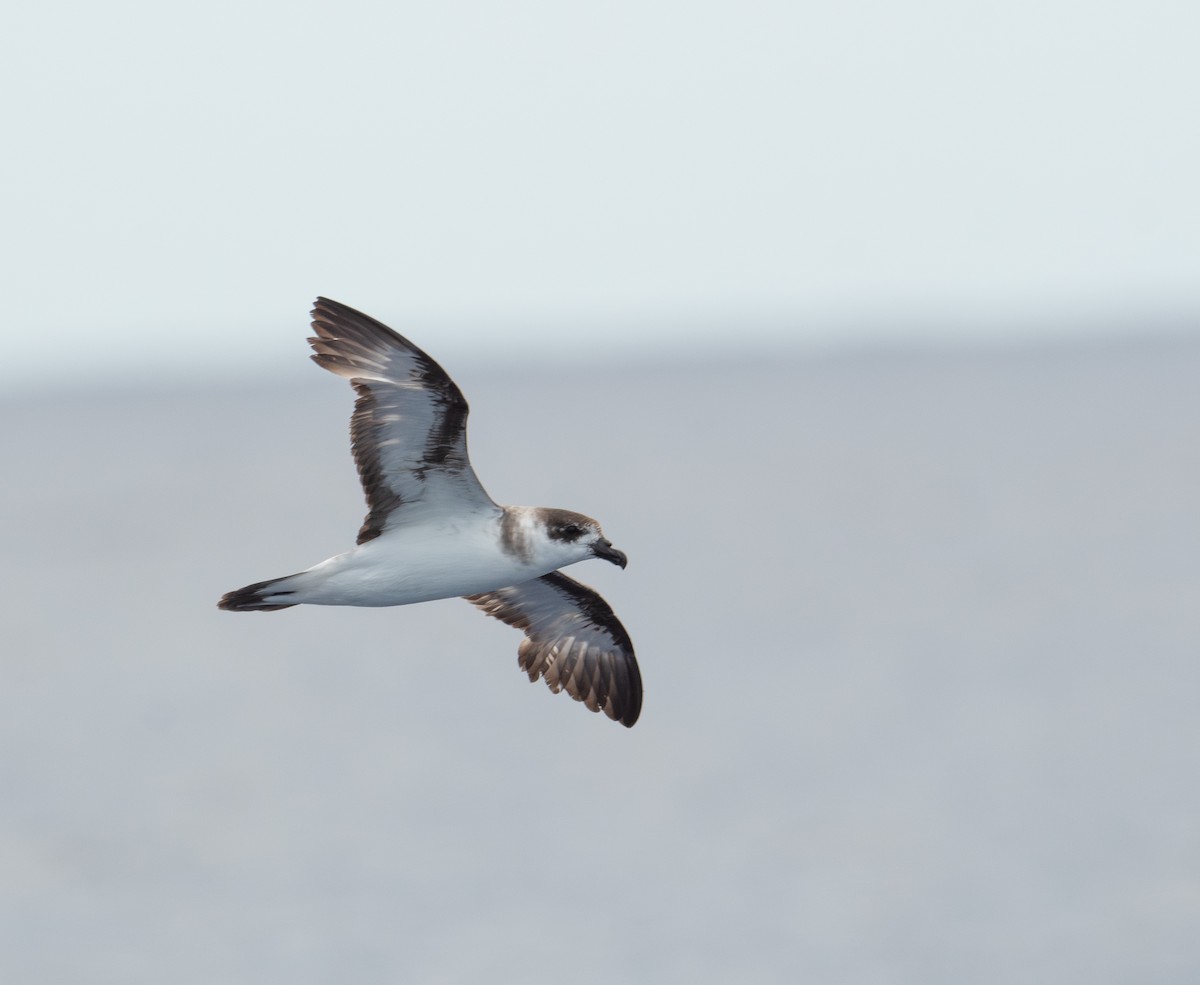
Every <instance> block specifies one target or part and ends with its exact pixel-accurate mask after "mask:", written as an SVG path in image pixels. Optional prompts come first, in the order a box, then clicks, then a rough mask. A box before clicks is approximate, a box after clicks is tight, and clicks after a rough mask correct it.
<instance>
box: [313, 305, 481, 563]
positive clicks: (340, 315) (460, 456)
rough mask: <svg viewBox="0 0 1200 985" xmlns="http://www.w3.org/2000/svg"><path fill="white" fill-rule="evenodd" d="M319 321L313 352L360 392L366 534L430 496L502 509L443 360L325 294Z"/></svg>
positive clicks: (355, 419)
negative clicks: (486, 484) (487, 487)
mask: <svg viewBox="0 0 1200 985" xmlns="http://www.w3.org/2000/svg"><path fill="white" fill-rule="evenodd" d="M312 327H313V331H315V332H316V336H315V337H314V338H310V339H309V340H308V341H309V344H310V345H311V346H312V347H313V349H314V355H313V357H312V359H313V361H314V362H315V363H316V364H317V365H318V366H321V367H323V368H324V369H327V370H329V371H330V372H331V373H336V374H337V375H338V376H341V377H344V378H346V379H348V380H350V382H351V385H352V386H353V387H354V391H355V393H357V394H358V399H357V401H356V402H355V405H354V414H353V416H352V417H351V419H350V437H351V445H352V447H353V450H354V460H355V462H356V463H357V465H358V474H359V478H360V479H361V480H362V485H363V491H364V492H365V493H366V497H367V506H368V509H369V512H368V513H367V518H366V520H365V521H364V522H363V525H362V528H361V529H360V530H359V532H358V543H360V544H362V543H364V542H365V541H368V540H372V539H373V538H375V537H378V536H379V535H380V534H381V533H382V532H383V531H384V529H385V528H386V526H387V525H388V524H389V522H390V523H398V522H403V517H404V516H405V515H406V514H407V515H412V516H413V518H414V519H415V518H416V516H415V514H416V513H417V512H419V506H420V504H421V503H422V502H423V501H424V500H425V499H426V497H432V498H433V499H435V500H437V501H438V502H439V508H444V509H454V508H458V509H462V508H467V509H472V510H479V509H499V508H498V507H497V506H496V504H495V503H494V502H492V500H491V498H490V497H489V496H488V494H487V493H486V492H485V491H484V489H483V487H482V486H481V485H480V483H479V480H478V478H476V476H475V472H474V470H473V469H472V468H471V461H470V459H469V458H468V456H467V410H468V408H467V401H466V399H465V398H464V397H463V395H462V391H460V390H459V389H458V387H457V386H456V385H455V383H454V381H453V380H452V379H450V377H449V376H448V375H446V371H445V370H443V369H442V367H441V366H439V365H438V364H437V363H436V362H434V361H433V360H432V359H431V358H429V356H428V355H426V354H425V353H424V352H422V351H421V350H420V349H418V348H417V347H416V346H415V345H413V344H412V343H411V342H409V341H408V339H406V338H404V337H403V336H402V335H399V334H398V333H396V332H394V331H392V330H391V329H390V328H388V327H387V326H386V325H384V324H383V323H382V322H378V321H376V320H375V319H374V318H371V317H370V316H368V315H364V314H363V313H362V312H361V311H356V310H355V309H354V308H350V307H347V306H346V305H344V304H340V303H339V302H337V301H331V300H329V299H328V298H317V302H316V305H315V306H314V308H313V311H312ZM400 507H405V508H406V510H405V511H404V512H402V513H401V514H398V515H396V516H393V514H394V513H395V511H396V510H398V509H399V508H400ZM408 508H411V509H408Z"/></svg>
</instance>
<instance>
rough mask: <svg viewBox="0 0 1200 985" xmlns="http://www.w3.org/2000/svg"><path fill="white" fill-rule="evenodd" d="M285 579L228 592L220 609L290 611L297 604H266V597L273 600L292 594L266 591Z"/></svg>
mask: <svg viewBox="0 0 1200 985" xmlns="http://www.w3.org/2000/svg"><path fill="white" fill-rule="evenodd" d="M289 577H290V576H289ZM285 580H286V579H284V578H272V579H271V580H270V581H256V582H255V583H254V584H253V585H247V586H246V587H245V588H238V589H235V590H234V591H232V592H226V593H225V594H224V595H222V596H221V601H220V602H218V603H217V608H218V609H225V610H227V611H228V612H274V611H275V610H276V609H290V608H291V607H292V606H293V605H295V604H296V603H295V602H283V603H279V602H264V601H263V599H264V597H265V596H267V595H270V596H272V597H273V598H274V597H278V596H280V595H291V594H292V593H291V592H283V591H266V589H269V588H270V586H272V585H274V584H277V583H278V582H281V581H285Z"/></svg>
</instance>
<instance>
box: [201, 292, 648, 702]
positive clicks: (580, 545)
mask: <svg viewBox="0 0 1200 985" xmlns="http://www.w3.org/2000/svg"><path fill="white" fill-rule="evenodd" d="M312 317H313V320H312V326H313V330H314V331H315V332H316V337H315V338H310V339H309V340H308V341H309V344H310V345H312V347H313V349H314V350H315V354H314V355H313V357H312V359H313V361H314V362H316V363H317V365H318V366H321V367H323V368H325V369H327V370H329V371H330V372H331V373H336V374H337V375H338V376H342V377H345V378H346V379H348V380H349V381H350V385H351V386H353V387H354V390H355V392H356V393H357V394H358V400H357V402H356V403H355V405H354V414H353V416H352V417H351V419H350V437H351V444H352V446H353V449H354V459H355V461H356V462H357V464H358V474H359V478H360V479H361V480H362V485H363V489H364V490H365V492H366V497H367V507H368V512H367V518H366V520H364V521H363V525H362V527H361V529H360V530H359V531H358V542H357V546H355V547H353V548H351V549H350V550H349V551H347V552H346V553H345V554H339V555H337V556H336V557H331V558H329V559H328V560H327V561H322V562H321V563H320V564H317V565H314V566H313V567H311V568H308V569H307V570H306V571H301V572H299V573H298V574H294V575H287V576H285V577H283V578H272V579H271V580H269V581H260V582H256V583H255V584H253V585H247V586H246V587H245V588H239V589H237V590H236V591H233V592H228V593H226V594H225V595H224V596H223V597H222V598H221V601H220V602H218V603H217V604H218V605H219V606H220V607H221V608H222V609H229V610H231V611H234V612H251V611H272V610H275V609H286V608H288V607H289V606H293V605H372V606H375V605H408V604H409V603H412V602H425V601H428V600H430V599H441V598H453V597H455V596H460V595H461V596H464V597H465V598H466V599H467V601H469V602H472V603H474V604H475V605H476V606H478V607H479V608H480V609H482V610H483V611H484V612H485V613H487V614H488V615H489V616H494V617H495V618H496V619H499V620H501V621H502V622H506V623H508V624H509V625H510V626H514V627H516V628H517V629H521V630H524V632H525V639H523V640H522V641H521V644H520V646H519V647H518V650H517V654H518V663H519V664H520V666H521V669H522V670H524V671H525V672H526V673H528V675H529V679H530V680H531V681H535V680H537V679H538V677H542V678H544V679H545V681H546V683H547V684H548V685H550V689H551V690H552V691H555V692H557V691H562V690H565V691H566V692H567V693H568V694H569V695H571V697H573V698H574V699H575V700H576V701H582V702H583V703H584V704H585V705H587V707H588V708H590V709H591V710H592V711H603V712H604V713H605V714H606V715H607V716H608V717H609V718H611V719H613V720H614V721H618V722H620V723H621V724H622V725H625V726H631V725H633V723H634V722H636V721H637V719H638V714H639V712H640V711H641V708H642V678H641V674H640V673H639V671H638V665H637V660H636V658H635V657H634V653H633V644H632V643H631V642H630V639H629V634H628V633H626V632H625V627H624V626H622V625H621V623H620V621H619V620H618V619H617V617H616V616H615V615H613V611H612V609H611V608H609V606H608V604H607V603H606V602H605V601H604V599H602V598H601V597H600V596H599V595H597V594H596V592H594V591H593V590H592V589H590V588H588V587H587V586H586V585H581V584H580V583H579V582H577V581H575V580H574V579H572V578H568V577H567V576H566V575H564V574H563V573H562V572H561V571H559V570H557V569H559V568H564V567H566V566H567V565H569V564H575V563H576V562H577V561H584V560H587V559H588V558H593V557H598V558H603V559H604V560H605V561H611V562H612V563H613V564H619V565H620V566H621V567H622V568H624V567H625V563H626V557H625V555H624V554H623V553H622V552H621V551H619V550H617V549H616V548H615V547H613V545H612V544H611V543H610V542H609V540H608V539H607V538H606V537H605V536H604V533H603V531H601V529H600V524H598V523H597V522H596V521H595V520H593V519H592V518H591V517H587V516H584V515H583V514H581V513H572V512H571V511H569V510H559V509H550V508H547V507H544V506H499V505H497V504H496V503H495V502H493V501H492V499H491V497H490V496H488V494H487V493H486V492H484V489H483V486H482V485H480V483H479V479H477V478H476V476H475V470H474V469H472V468H471V462H470V459H469V458H468V457H467V402H466V400H464V399H463V395H462V393H461V391H460V390H459V389H458V387H457V386H456V385H455V384H454V381H453V380H451V379H450V377H449V376H447V375H446V372H445V370H443V369H442V367H441V366H439V365H438V364H437V363H436V362H434V361H433V360H432V359H430V358H429V356H427V355H426V354H425V353H424V352H422V351H421V350H420V349H418V348H417V347H416V346H415V345H413V344H412V343H411V342H409V341H408V340H407V339H406V338H404V337H402V336H401V335H398V334H397V333H396V332H393V331H392V330H391V329H390V328H388V327H387V326H386V325H384V324H382V323H381V322H377V321H375V319H373V318H369V317H368V316H366V315H364V314H362V313H361V312H359V311H355V310H354V309H353V308H349V307H347V306H346V305H344V304H339V303H338V302H337V301H330V300H328V299H327V298H317V302H316V306H315V307H314V308H313V311H312Z"/></svg>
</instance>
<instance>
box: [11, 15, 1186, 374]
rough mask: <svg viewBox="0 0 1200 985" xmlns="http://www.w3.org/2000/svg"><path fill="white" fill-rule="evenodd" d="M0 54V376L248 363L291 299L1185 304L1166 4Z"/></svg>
mask: <svg viewBox="0 0 1200 985" xmlns="http://www.w3.org/2000/svg"><path fill="white" fill-rule="evenodd" d="M6 34H7V44H6V53H5V58H4V59H3V61H2V63H0V82H2V84H3V88H2V91H3V93H4V95H3V96H2V97H0V98H2V99H3V100H4V104H5V105H4V117H5V120H6V124H5V130H6V136H7V140H6V151H5V153H4V155H3V161H2V163H0V167H2V168H3V176H4V179H3V182H2V183H0V188H2V190H0V196H2V200H3V211H4V221H3V230H4V231H3V235H2V246H0V250H2V256H0V259H2V262H3V267H4V270H5V287H6V290H5V302H6V309H7V310H6V317H5V320H4V321H5V324H4V328H3V335H4V338H3V344H4V350H5V352H6V354H7V357H8V358H7V359H6V360H4V365H2V366H0V384H6V383H11V382H12V381H14V380H23V379H28V378H29V376H30V375H34V376H36V375H38V374H44V373H47V372H53V373H55V374H58V375H65V376H72V375H80V374H83V375H88V374H103V373H119V374H130V373H136V372H137V371H138V370H139V367H142V366H144V367H146V368H147V370H148V371H168V372H185V371H191V370H195V369H199V370H201V371H205V370H206V369H211V368H214V367H215V366H217V365H218V363H219V361H220V360H221V359H229V358H230V356H231V355H232V357H233V358H234V359H235V360H238V359H244V360H246V361H247V363H248V364H255V362H256V361H258V360H266V359H272V360H275V359H278V358H280V353H281V352H282V351H283V349H284V348H285V347H286V346H288V345H292V344H293V343H294V341H295V340H296V336H297V335H299V334H300V333H303V332H304V330H305V326H306V313H307V310H308V307H309V304H310V302H311V299H312V297H313V296H314V295H316V294H318V293H320V294H327V295H329V296H331V297H335V298H338V299H340V300H342V301H345V302H347V303H349V304H352V305H355V306H356V307H360V308H363V309H364V310H366V311H368V312H370V313H372V314H375V315H377V316H378V317H380V318H383V319H385V320H388V321H390V322H391V323H393V324H394V325H395V327H397V328H400V329H401V330H405V331H407V332H408V333H409V334H411V335H412V336H413V337H414V338H415V339H416V340H417V341H418V342H420V343H421V344H423V345H425V346H426V347H428V348H430V349H431V350H432V351H433V352H434V353H435V354H437V355H444V354H446V353H447V352H455V351H461V350H463V349H464V348H465V347H467V346H468V345H471V344H481V345H485V346H489V347H497V346H500V345H503V344H504V343H505V342H506V341H507V340H509V339H512V338H517V339H520V340H521V341H522V342H523V343H525V342H528V343H532V342H536V341H550V340H552V341H554V342H555V343H556V344H558V345H560V346H561V347H563V348H573V347H575V346H579V347H580V348H581V349H595V348H597V347H600V346H622V345H626V344H635V343H636V344H657V345H660V346H661V345H670V344H675V342H676V341H682V340H686V341H688V342H689V343H693V342H695V341H696V340H700V341H702V342H704V341H711V340H713V339H715V338H717V336H718V335H719V334H720V333H729V332H731V331H733V332H736V333H737V336H736V337H741V338H746V339H750V340H763V341H769V340H772V339H774V340H776V341H777V340H778V339H779V338H780V337H791V338H796V339H800V340H804V339H820V340H827V339H829V338H839V337H845V338H855V337H856V333H859V334H861V333H867V334H875V335H894V336H897V337H901V336H903V337H908V336H911V335H912V334H913V333H918V334H919V333H920V332H921V331H922V330H924V331H935V330H936V331H937V332H940V333H942V334H955V333H962V334H964V335H970V334H972V333H991V334H993V335H994V334H997V333H1004V332H1009V331H1023V332H1038V331H1045V332H1055V331H1068V330H1069V331H1079V330H1087V328H1088V326H1089V325H1092V324H1094V323H1095V322H1096V321H1098V320H1104V319H1106V318H1107V319H1110V320H1111V318H1112V316H1113V315H1114V313H1115V314H1116V315H1117V316H1118V317H1119V318H1120V319H1126V320H1127V321H1128V322H1129V324H1130V326H1131V328H1133V329H1137V328H1138V326H1139V325H1140V324H1152V323H1154V322H1155V321H1156V320H1157V319H1160V318H1164V317H1166V318H1169V317H1172V316H1182V315H1187V314H1189V313H1196V312H1200V282H1198V279H1197V271H1198V269H1200V193H1198V192H1197V178H1196V176H1197V175H1200V128H1197V126H1196V119H1197V117H1198V113H1200V67H1198V60H1197V58H1196V52H1195V40H1196V38H1197V37H1200V7H1197V5H1195V4H1193V3H1183V2H1179V3H1155V2H1137V3H1134V2H1108V3H1105V2H1096V0H1089V2H1082V0H1039V2H1036V3H1033V2H1012V0H1007V2H1004V3H984V4H963V3H960V2H950V0H945V2H940V0H922V2H912V3H902V4H901V3H894V2H876V3H870V2H848V3H839V4H832V3H827V4H811V3H810V4H805V3H796V2H794V0H791V2H778V3H776V2H764V0H759V2H753V0H750V2H747V0H739V2H736V3H733V2H717V3H711V2H710V3H704V2H695V0H691V2H686V3H684V2H665V0H634V2H626V0H615V2H608V3H605V4H588V5H584V4H570V3H562V2H561V0H534V2H507V3H492V4H488V3H447V2H442V3H394V2H393V3H362V2H349V3H340V4H337V5H332V4H317V3H294V2H293V3H287V4H284V3H281V2H263V3H245V2H241V0H239V2H237V3H228V2H205V3H203V4H198V3H188V4H159V3H149V2H144V0H125V2H121V0H117V2H112V3H107V4H93V3H80V2H73V3H54V2H50V3H45V4H40V5H24V7H23V9H19V10H15V11H13V12H11V13H10V14H8V15H7V18H6ZM931 326H932V327H931ZM296 358H297V359H299V356H298V355H297V357H296Z"/></svg>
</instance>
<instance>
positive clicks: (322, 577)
mask: <svg viewBox="0 0 1200 985" xmlns="http://www.w3.org/2000/svg"><path fill="white" fill-rule="evenodd" d="M552 570H554V565H549V566H544V565H539V564H537V563H536V562H534V561H523V560H521V559H520V558H518V557H516V556H514V555H512V554H509V553H508V552H506V551H504V550H503V549H502V548H501V547H500V543H499V539H498V537H497V535H496V533H495V532H494V530H493V529H492V526H488V527H484V528H482V529H474V530H465V531H464V530H462V529H457V530H456V529H453V528H450V527H446V526H434V527H417V528H408V529H404V528H401V529H397V530H391V531H388V532H387V533H385V534H384V535H383V536H381V537H377V538H376V539H375V540H370V541H367V543H365V544H362V545H360V546H359V547H356V548H355V549H354V550H352V551H348V552H347V553H345V554H339V555H338V556H337V557H332V558H330V559H329V560H328V561H322V562H321V563H320V564H318V565H316V566H314V567H312V568H309V569H308V570H307V571H305V572H302V573H301V574H299V575H296V576H295V577H294V578H293V579H289V581H288V584H287V585H286V588H287V589H288V590H291V591H292V592H293V595H291V596H290V597H289V599H288V601H292V602H303V603H307V604H309V605H366V606H378V605H407V604H409V603H411V602H428V601H430V600H431V599H444V598H455V597H457V596H460V595H474V594H476V593H477V592H487V591H491V590H493V589H496V588H502V587H504V586H506V585H515V584H517V583H519V582H522V581H528V580H529V579H530V578H536V577H538V576H539V575H544V574H546V573H547V572H549V571H552ZM281 587H284V586H281Z"/></svg>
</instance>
